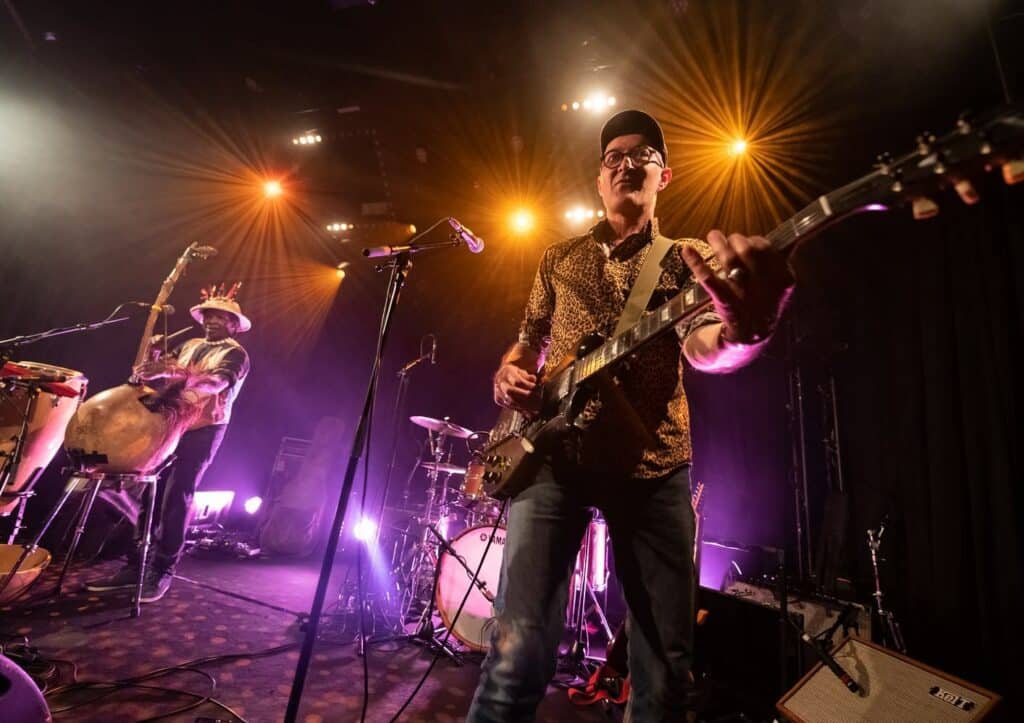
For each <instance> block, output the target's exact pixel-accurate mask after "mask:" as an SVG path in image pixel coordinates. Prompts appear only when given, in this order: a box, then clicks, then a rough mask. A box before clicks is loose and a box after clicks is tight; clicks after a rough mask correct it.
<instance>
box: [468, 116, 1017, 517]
mask: <svg viewBox="0 0 1024 723" xmlns="http://www.w3.org/2000/svg"><path fill="white" fill-rule="evenodd" d="M1022 138H1024V108H1021V107H1019V106H1008V107H1004V108H1000V109H998V110H996V111H993V112H990V113H988V114H986V115H984V116H981V117H979V118H977V119H972V120H968V119H966V118H961V120H960V121H959V122H958V124H957V127H956V129H954V130H952V131H950V132H949V133H947V134H946V135H944V136H942V137H941V138H936V137H935V136H933V135H931V134H924V135H922V136H919V137H918V139H917V147H916V148H915V149H914V150H912V151H910V152H908V153H906V154H905V155H903V156H900V157H898V158H895V159H894V158H892V157H890V156H888V155H883V156H879V159H878V163H877V165H876V166H875V170H874V171H872V172H871V173H869V174H867V175H866V176H863V177H861V178H859V179H857V180H855V181H853V182H852V183H849V184H847V185H845V186H843V187H842V188H838V189H836V190H834V191H832V192H831V193H827V194H825V195H823V196H820V197H818V199H817V200H816V201H814V202H813V203H811V204H809V205H808V206H806V207H805V208H803V209H802V210H801V211H800V212H799V213H797V214H796V215H794V216H792V217H791V218H789V219H787V220H786V221H784V222H783V223H782V224H780V225H779V226H777V227H776V228H775V229H773V230H772V231H771V232H770V233H768V234H767V239H768V240H769V241H770V242H771V244H772V246H773V247H774V248H775V249H777V250H779V251H780V252H785V253H789V252H791V251H792V250H793V249H794V248H796V246H797V245H799V244H800V243H801V242H802V241H804V240H806V239H807V238H810V237H811V236H812V235H814V234H816V233H818V232H819V231H821V230H822V229H823V228H825V227H827V226H829V225H831V224H833V223H835V222H837V221H839V220H841V219H844V218H846V217H849V216H852V215H854V214H858V213H862V212H866V211H887V210H889V208H891V207H893V206H896V205H902V204H905V203H908V202H909V203H911V204H912V207H913V212H914V218H916V219H923V218H930V217H932V216H934V215H936V214H937V213H938V211H939V208H938V205H937V204H936V203H935V201H934V200H932V198H930V197H929V194H934V193H935V192H937V191H943V190H946V189H948V188H949V187H953V188H955V189H956V191H957V193H958V195H959V196H960V198H961V199H962V200H963V201H964V202H966V203H968V204H972V203H976V202H977V201H978V200H979V199H978V195H977V192H976V191H975V190H974V187H973V186H972V185H971V183H970V180H969V179H970V178H971V177H972V176H974V175H976V174H978V173H980V172H983V171H992V170H994V169H995V168H1000V167H1001V168H1002V171H1003V178H1004V180H1005V181H1006V182H1007V183H1017V182H1019V181H1024V160H1022V158H1021V152H1022V146H1024V143H1022ZM710 304H711V299H710V296H709V295H708V293H707V292H706V291H705V290H704V288H703V287H702V286H700V285H699V284H697V283H692V284H691V285H690V286H687V287H686V288H684V289H683V290H682V291H681V292H680V293H679V294H678V295H677V296H675V297H673V298H672V299H670V300H669V301H667V302H665V303H664V304H662V305H661V306H659V307H658V308H656V309H654V310H653V311H651V312H648V313H647V314H646V315H645V316H644V317H643V318H642V319H641V320H640V321H639V322H637V323H636V324H635V325H634V326H632V327H630V328H629V329H627V330H626V331H624V332H622V333H621V334H619V335H617V336H615V337H612V338H611V339H605V338H604V337H602V336H601V335H599V334H592V335H589V336H587V337H584V338H583V339H582V340H581V341H580V343H579V346H578V348H577V351H576V353H575V354H574V355H570V356H567V357H566V358H565V359H563V360H561V361H560V362H558V363H557V364H555V365H554V366H552V367H550V368H549V369H548V370H546V371H545V374H544V375H543V377H542V378H541V380H540V384H538V390H537V395H536V396H537V398H536V399H535V402H536V407H537V410H538V411H537V413H536V415H533V416H530V417H527V416H525V415H523V414H522V413H520V412H513V411H509V410H504V411H503V412H502V413H501V415H500V416H499V418H498V422H497V424H496V425H495V427H494V429H493V430H492V431H491V433H490V435H489V440H488V443H487V444H486V445H484V446H483V447H482V448H481V449H480V450H479V451H478V453H477V456H478V457H479V459H480V461H481V462H482V463H483V465H484V474H483V488H484V491H485V492H486V493H487V494H488V495H490V496H491V497H495V498H498V499H504V498H508V497H514V496H515V495H517V494H518V493H519V492H520V491H522V490H523V489H525V488H526V487H527V486H529V485H530V484H531V483H532V481H533V477H534V475H535V473H536V468H537V465H538V464H539V462H540V458H541V457H542V456H543V451H544V449H545V448H546V446H547V445H548V444H549V443H550V442H552V441H553V440H554V439H556V438H557V437H559V436H560V435H561V434H564V433H565V431H566V430H568V429H569V428H570V427H572V426H573V423H574V421H575V420H576V417H577V416H578V414H579V413H580V411H581V410H582V409H583V407H584V406H585V405H586V403H587V401H588V400H589V399H590V398H592V397H593V395H594V394H595V387H596V386H597V382H598V376H597V375H598V374H599V373H602V372H606V371H611V370H612V368H613V367H614V366H615V364H616V363H617V362H620V361H622V360H623V359H625V358H627V357H629V356H630V355H631V354H633V353H634V352H635V351H636V350H637V349H639V348H640V347H641V346H643V345H644V344H645V343H647V342H648V341H650V340H651V339H653V338H654V337H656V336H658V335H659V334H662V333H665V332H668V331H671V330H672V329H673V327H674V326H675V325H676V324H677V323H678V322H680V321H683V320H686V319H689V318H691V317H693V316H695V315H696V314H698V313H700V312H701V311H702V310H704V309H706V308H707V307H708V306H710Z"/></svg>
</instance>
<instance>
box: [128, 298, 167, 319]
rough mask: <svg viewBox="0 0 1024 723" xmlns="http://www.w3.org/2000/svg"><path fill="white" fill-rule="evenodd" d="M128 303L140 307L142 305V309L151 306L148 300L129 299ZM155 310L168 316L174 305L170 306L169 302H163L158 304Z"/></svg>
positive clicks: (150, 307)
mask: <svg viewBox="0 0 1024 723" xmlns="http://www.w3.org/2000/svg"><path fill="white" fill-rule="evenodd" d="M128 303H129V304H131V305H133V306H140V307H142V308H144V309H152V308H153V304H150V303H149V302H146V301H129V302H128ZM157 310H158V311H159V312H160V313H161V314H167V315H168V316H170V315H171V314H173V313H174V307H173V306H171V305H170V304H164V305H163V306H158V307H157Z"/></svg>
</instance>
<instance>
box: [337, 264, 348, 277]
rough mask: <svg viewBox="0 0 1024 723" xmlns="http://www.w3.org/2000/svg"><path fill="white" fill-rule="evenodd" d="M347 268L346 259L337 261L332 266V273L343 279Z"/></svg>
mask: <svg viewBox="0 0 1024 723" xmlns="http://www.w3.org/2000/svg"><path fill="white" fill-rule="evenodd" d="M347 268H348V261H341V262H339V263H338V265H337V266H335V267H334V275H335V276H337V277H338V279H339V280H343V279H344V278H345V275H346V272H345V269H347Z"/></svg>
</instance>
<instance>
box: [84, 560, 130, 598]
mask: <svg viewBox="0 0 1024 723" xmlns="http://www.w3.org/2000/svg"><path fill="white" fill-rule="evenodd" d="M138 584H139V567H138V565H134V564H132V563H127V564H126V565H124V566H123V567H122V568H121V569H120V570H118V571H117V572H115V573H114V574H113V575H110V576H109V577H104V578H101V579H98V580H90V581H88V582H86V583H85V589H86V590H88V591H90V592H107V591H108V590H121V589H123V588H128V587H135V586H136V585H138Z"/></svg>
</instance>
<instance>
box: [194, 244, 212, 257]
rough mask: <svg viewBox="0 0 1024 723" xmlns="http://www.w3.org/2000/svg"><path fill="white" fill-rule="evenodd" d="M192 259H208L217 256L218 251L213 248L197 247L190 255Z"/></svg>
mask: <svg viewBox="0 0 1024 723" xmlns="http://www.w3.org/2000/svg"><path fill="white" fill-rule="evenodd" d="M190 255H191V256H192V258H194V259H196V258H198V259H206V258H209V257H211V256H216V255H217V249H216V248H214V247H213V246H196V247H195V248H194V249H192V252H191V254H190Z"/></svg>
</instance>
